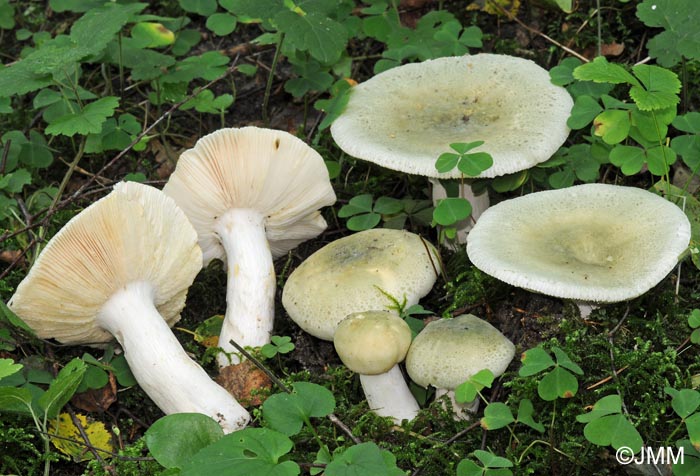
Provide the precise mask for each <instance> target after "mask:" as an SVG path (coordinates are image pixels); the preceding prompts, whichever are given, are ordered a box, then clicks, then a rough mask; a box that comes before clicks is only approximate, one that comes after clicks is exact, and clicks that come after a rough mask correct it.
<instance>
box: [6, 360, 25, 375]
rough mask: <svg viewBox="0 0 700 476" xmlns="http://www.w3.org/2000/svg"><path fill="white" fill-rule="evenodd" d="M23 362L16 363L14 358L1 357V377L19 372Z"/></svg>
mask: <svg viewBox="0 0 700 476" xmlns="http://www.w3.org/2000/svg"><path fill="white" fill-rule="evenodd" d="M22 367H23V365H22V364H16V363H15V361H14V360H12V359H0V379H3V378H5V377H7V376H9V375H12V374H14V373H17V372H19V371H20V370H21V369H22Z"/></svg>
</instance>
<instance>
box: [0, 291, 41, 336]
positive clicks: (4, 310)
mask: <svg viewBox="0 0 700 476" xmlns="http://www.w3.org/2000/svg"><path fill="white" fill-rule="evenodd" d="M0 322H7V323H9V324H10V325H11V326H12V327H16V328H17V329H21V330H22V331H24V332H26V333H27V334H29V335H30V336H32V337H36V335H35V334H34V331H33V330H32V328H31V327H29V326H28V325H27V324H26V323H25V322H24V321H23V320H22V319H20V318H19V316H18V315H17V314H15V313H14V312H13V311H12V309H10V308H9V307H7V304H5V303H4V302H3V301H2V299H0Z"/></svg>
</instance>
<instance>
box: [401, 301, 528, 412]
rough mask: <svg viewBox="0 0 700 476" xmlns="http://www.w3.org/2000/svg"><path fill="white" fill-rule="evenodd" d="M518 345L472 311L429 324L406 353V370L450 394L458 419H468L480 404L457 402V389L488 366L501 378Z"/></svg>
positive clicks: (438, 391)
mask: <svg viewBox="0 0 700 476" xmlns="http://www.w3.org/2000/svg"><path fill="white" fill-rule="evenodd" d="M514 355H515V346H514V345H513V343H512V342H511V341H510V340H508V338H507V337H506V336H504V335H503V334H501V332H500V331H499V330H498V329H496V328H495V327H494V326H492V325H491V324H489V323H488V322H486V321H484V320H483V319H479V318H478V317H476V316H474V315H472V314H462V315H461V316H457V317H454V318H449V319H444V318H443V319H438V320H436V321H432V322H430V323H428V325H427V326H425V328H424V329H423V330H422V331H421V332H419V333H418V335H417V336H416V337H415V339H413V342H412V343H411V347H410V348H409V350H408V355H407V356H406V371H407V372H408V375H409V376H410V377H411V380H413V381H414V382H416V383H417V384H418V385H420V386H422V387H426V388H427V387H428V386H433V387H435V388H436V398H440V397H442V396H443V395H446V396H447V397H448V398H449V399H450V400H451V402H452V409H453V411H454V413H455V418H456V419H467V418H468V413H467V412H473V411H475V410H476V407H478V403H479V400H478V399H476V400H475V401H474V402H471V403H466V404H462V403H458V402H456V401H455V396H454V389H455V388H457V386H458V385H460V384H461V383H463V382H466V381H467V380H468V379H469V377H471V376H472V375H474V374H475V373H477V372H479V371H481V370H484V369H488V370H490V371H491V373H493V375H494V376H496V377H498V376H499V375H501V374H503V372H505V371H506V369H507V368H508V365H509V364H510V362H511V361H512V360H513V356H514Z"/></svg>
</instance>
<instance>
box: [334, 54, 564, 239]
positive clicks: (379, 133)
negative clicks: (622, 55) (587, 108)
mask: <svg viewBox="0 0 700 476" xmlns="http://www.w3.org/2000/svg"><path fill="white" fill-rule="evenodd" d="M572 106H573V100H572V99H571V96H570V95H569V94H568V93H567V92H566V90H565V89H564V88H562V87H560V86H555V85H554V84H552V83H551V81H550V79H549V73H548V72H547V71H546V70H545V69H543V68H541V67H540V66H538V65H537V64H535V63H534V62H532V61H530V60H526V59H523V58H517V57H514V56H507V55H495V54H487V53H482V54H477V55H472V56H455V57H446V58H438V59H434V60H428V61H423V62H421V63H410V64H406V65H403V66H399V67H396V68H392V69H390V70H387V71H384V72H382V73H380V74H378V75H376V76H374V77H373V78H371V79H369V80H368V81H365V82H364V83H361V84H359V85H358V86H356V87H354V88H353V90H352V92H351V94H350V99H349V101H348V105H347V107H346V109H345V111H344V112H343V113H342V114H341V115H340V117H338V119H336V120H335V121H334V122H333V124H332V126H331V133H332V135H333V139H334V140H335V141H336V143H337V144H338V146H339V147H340V148H341V149H343V150H344V151H345V152H346V153H348V154H350V155H352V156H354V157H357V158H360V159H363V160H368V161H370V162H374V163H376V164H378V165H381V166H383V167H386V168H389V169H392V170H397V171H401V172H407V173H412V174H418V175H424V176H427V177H432V178H435V179H450V178H460V177H461V172H460V171H459V170H458V169H453V170H452V171H451V172H446V173H439V172H438V171H437V169H436V168H435V162H436V160H437V158H438V157H439V156H440V154H442V153H443V152H447V151H448V150H449V146H450V144H452V143H468V142H474V141H484V142H485V143H484V144H483V145H482V146H480V147H478V148H475V149H473V152H488V153H490V154H491V156H492V157H493V166H491V167H490V168H489V169H487V170H486V171H484V172H482V173H481V174H479V175H478V177H480V178H493V177H498V176H501V175H505V174H511V173H515V172H519V171H521V170H525V169H528V168H530V167H533V166H534V165H536V164H538V163H540V162H544V161H545V160H547V159H549V158H550V157H551V156H552V154H554V152H556V151H557V149H558V148H559V147H560V146H561V145H562V144H563V143H564V141H565V140H566V138H567V137H568V135H569V128H568V127H567V126H566V121H567V119H568V117H569V114H570V112H571V108H572ZM470 178H473V177H470ZM433 184H434V189H435V192H434V197H435V199H438V198H440V197H441V194H444V190H441V186H440V185H439V183H438V182H437V180H435V181H433ZM463 193H464V194H465V195H466V197H467V198H470V199H471V198H475V200H473V212H472V218H473V219H474V220H476V218H478V215H479V214H480V213H481V212H482V211H483V210H485V209H486V208H488V196H487V195H484V194H482V195H476V196H475V195H474V193H473V192H472V191H471V187H470V185H469V184H465V191H464V192H463ZM462 242H463V240H462Z"/></svg>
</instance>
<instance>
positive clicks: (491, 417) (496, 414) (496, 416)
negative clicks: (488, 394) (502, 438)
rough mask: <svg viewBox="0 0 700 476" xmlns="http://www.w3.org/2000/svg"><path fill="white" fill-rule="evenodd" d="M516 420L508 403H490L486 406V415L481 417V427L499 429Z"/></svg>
mask: <svg viewBox="0 0 700 476" xmlns="http://www.w3.org/2000/svg"><path fill="white" fill-rule="evenodd" d="M514 421H515V418H514V417H513V413H512V412H511V411H510V408H508V405H506V404H505V403H501V402H494V403H489V404H488V405H487V406H486V408H484V416H483V418H482V419H481V427H482V428H484V429H486V430H498V429H499V428H503V427H504V426H507V425H510V424H511V423H513V422H514Z"/></svg>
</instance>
